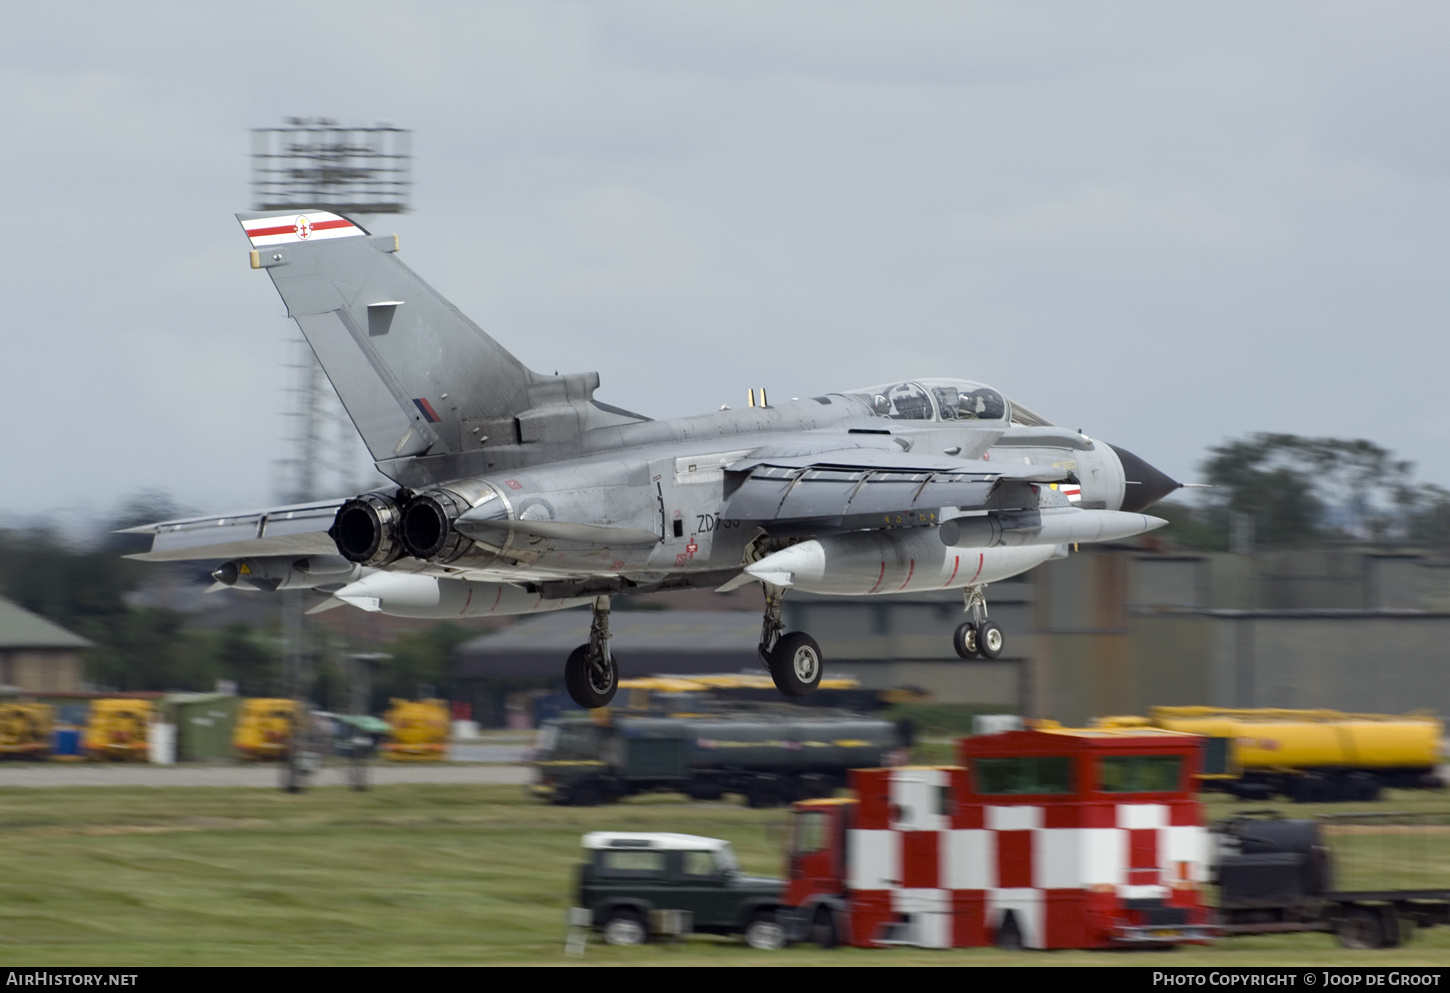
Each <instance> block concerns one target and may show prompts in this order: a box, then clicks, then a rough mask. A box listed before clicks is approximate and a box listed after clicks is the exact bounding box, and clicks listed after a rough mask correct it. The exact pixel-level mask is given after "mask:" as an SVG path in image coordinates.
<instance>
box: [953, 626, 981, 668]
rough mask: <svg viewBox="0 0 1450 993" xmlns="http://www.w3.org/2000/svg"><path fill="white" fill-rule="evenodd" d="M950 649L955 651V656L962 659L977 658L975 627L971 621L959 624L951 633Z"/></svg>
mask: <svg viewBox="0 0 1450 993" xmlns="http://www.w3.org/2000/svg"><path fill="white" fill-rule="evenodd" d="M952 647H953V648H955V649H956V651H957V655H958V656H959V657H961V658H964V659H974V658H976V657H977V654H978V652H977V625H975V624H973V623H972V622H971V621H967V622H966V623H965V624H960V625H958V626H957V629H956V630H955V631H953V632H952Z"/></svg>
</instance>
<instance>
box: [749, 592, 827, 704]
mask: <svg viewBox="0 0 1450 993" xmlns="http://www.w3.org/2000/svg"><path fill="white" fill-rule="evenodd" d="M761 585H762V586H764V587H765V620H764V622H763V623H762V624H761V627H760V661H761V662H762V663H763V664H764V665H765V668H766V671H767V672H769V673H770V678H771V679H772V680H774V681H775V688H776V689H778V690H780V691H781V692H782V693H784V694H785V695H786V696H805V695H806V694H808V693H810V692H811V691H813V690H814V689H815V688H816V687H817V686H819V685H820V684H821V646H820V645H818V644H816V639H814V638H812V637H811V636H810V635H808V634H806V633H805V632H804V631H791V632H790V633H789V634H782V632H783V631H784V630H785V621H783V620H782V619H781V607H782V605H783V603H784V601H785V588H784V587H781V586H773V585H771V584H770V583H762V584H761Z"/></svg>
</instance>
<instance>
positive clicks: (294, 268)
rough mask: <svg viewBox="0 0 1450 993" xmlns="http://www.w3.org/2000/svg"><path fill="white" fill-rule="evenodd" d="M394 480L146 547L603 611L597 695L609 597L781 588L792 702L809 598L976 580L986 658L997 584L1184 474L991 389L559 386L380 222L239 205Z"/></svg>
mask: <svg viewBox="0 0 1450 993" xmlns="http://www.w3.org/2000/svg"><path fill="white" fill-rule="evenodd" d="M237 217H238V219H239V220H240V221H241V222H242V227H243V228H244V229H245V230H246V233H247V237H248V238H249V239H250V240H251V243H252V252H251V263H252V268H254V269H264V270H266V271H267V274H268V275H269V276H271V278H272V282H273V284H274V285H275V286H276V288H277V292H278V293H280V294H281V295H282V300H283V302H284V303H286V305H287V313H288V315H289V316H290V317H292V318H293V319H294V320H296V322H297V325H298V327H300V328H301V329H302V333H303V334H304V335H305V336H306V337H307V341H308V342H309V343H310V344H311V346H312V350H313V352H315V353H316V355H317V358H318V361H319V362H320V363H321V364H322V367H323V369H324V370H325V371H326V373H327V376H328V378H329V379H330V380H331V382H332V385H333V387H334V388H335V389H336V390H337V394H338V396H339V397H340V398H341V399H342V403H343V405H344V406H345V407H346V409H347V412H348V414H349V416H351V418H352V420H353V423H354V424H355V425H356V426H357V429H358V431H359V432H360V433H361V435H362V437H363V440H364V441H365V442H366V444H367V446H368V449H369V450H370V451H371V453H372V455H373V458H374V459H375V460H376V462H377V466H378V469H379V470H380V471H381V472H382V473H383V475H385V476H386V477H388V478H389V479H391V480H393V482H394V485H390V486H387V487H384V488H382V489H377V490H374V491H372V492H368V493H362V494H359V495H357V496H354V497H352V498H350V499H337V500H325V501H320V502H316V503H308V504H299V505H294V506H287V507H277V508H274V509H270V510H263V511H253V512H248V513H241V514H226V515H219V516H218V515H213V516H210V517H204V518H195V519H190V520H175V521H165V522H162V523H159V524H153V525H147V526H145V527H141V528H136V529H133V530H134V531H135V532H137V533H147V534H151V535H154V540H153V542H152V548H151V551H149V552H146V553H144V554H142V555H139V556H137V557H138V558H142V559H148V560H152V561H163V562H165V561H180V560H211V561H220V562H221V563H222V564H221V565H220V566H219V567H218V568H217V569H216V571H215V572H214V573H213V576H214V577H215V578H216V580H217V582H218V583H220V584H223V585H226V586H236V587H242V588H251V589H266V590H279V589H296V588H304V589H313V590H317V591H319V592H324V593H327V594H330V596H329V598H328V599H327V600H325V601H323V602H322V603H320V604H319V605H318V606H317V607H315V608H313V609H314V610H325V609H328V608H330V607H335V606H341V605H343V604H350V605H352V606H354V607H360V608H362V609H363V610H370V611H381V612H383V613H385V614H395V615H399V616H403V617H436V618H454V617H482V616H488V615H494V614H525V613H534V612H538V611H546V610H558V609H562V608H565V607H573V606H581V605H587V606H589V607H590V609H591V610H592V611H593V623H592V625H591V627H590V631H589V637H588V640H587V641H586V642H585V643H584V644H582V645H580V646H579V648H577V649H576V650H575V651H574V652H573V653H572V654H571V655H570V656H569V658H568V659H567V661H565V662H564V674H565V682H566V684H567V686H568V689H569V692H570V694H571V695H572V696H573V698H574V699H575V700H576V701H577V702H578V703H580V704H581V705H583V706H585V707H599V706H603V705H605V704H607V703H608V702H609V700H610V699H611V697H612V696H613V695H614V691H615V687H616V685H617V683H618V667H617V665H616V663H615V660H614V657H613V655H612V654H611V651H610V644H609V605H610V599H611V597H614V596H620V595H623V596H629V595H631V594H639V593H648V592H653V591H658V590H677V589H688V588H695V587H709V588H718V589H721V590H729V589H734V588H736V587H739V586H742V585H745V584H747V583H759V584H760V585H761V587H762V590H763V592H764V601H765V610H764V622H763V625H762V628H761V636H760V657H761V659H762V661H763V663H764V664H765V666H766V668H767V669H768V670H769V672H770V674H771V676H772V677H773V679H774V681H775V684H776V686H777V687H779V689H780V690H781V692H783V693H785V694H787V695H790V696H801V695H804V694H807V693H809V692H810V691H811V690H813V689H814V688H815V687H816V685H817V683H818V682H819V681H820V678H821V664H822V658H821V650H820V647H819V646H818V645H817V643H816V641H815V640H814V639H813V638H812V637H811V636H810V635H809V634H808V633H806V632H801V631H792V632H787V631H785V630H784V624H783V623H782V620H781V603H782V598H783V597H784V596H785V594H786V592H787V591H788V590H791V589H799V590H806V591H810V592H814V593H830V594H843V595H848V596H875V595H887V594H892V593H902V592H918V591H922V590H942V589H960V590H962V592H963V599H964V610H965V612H966V615H967V617H966V620H965V621H964V623H962V624H961V626H960V627H959V628H957V630H956V632H955V634H954V647H955V649H956V651H957V654H958V655H960V656H962V657H963V658H972V657H974V656H977V655H982V656H986V657H989V658H995V657H996V656H997V655H998V654H1000V653H1001V651H1002V648H1003V634H1002V631H1001V629H1000V628H999V627H998V626H997V625H996V624H994V623H993V622H992V621H991V620H989V619H988V616H987V609H986V602H985V600H984V598H983V595H982V591H983V590H984V589H985V588H986V586H987V584H988V583H990V582H993V581H996V580H1001V579H1005V578H1006V577H1008V576H1013V575H1016V574H1018V573H1021V572H1025V571H1026V570H1028V569H1031V568H1032V567H1034V566H1036V565H1038V564H1040V563H1042V562H1045V561H1047V560H1048V559H1051V558H1054V557H1060V556H1062V555H1065V554H1066V553H1067V549H1068V546H1069V545H1071V544H1075V543H1078V542H1090V541H1110V540H1115V539H1122V538H1127V537H1130V536H1132V535H1137V534H1141V533H1143V532H1145V531H1150V530H1152V529H1153V528H1156V527H1159V526H1161V525H1162V524H1164V523H1165V522H1164V521H1163V520H1161V519H1159V518H1156V517H1150V516H1147V515H1145V514H1143V513H1142V511H1143V510H1144V509H1145V508H1147V507H1148V506H1149V505H1151V504H1152V503H1154V502H1155V501H1157V500H1159V499H1161V498H1162V497H1163V496H1165V495H1166V494H1167V493H1169V492H1171V491H1172V490H1173V489H1175V488H1176V487H1177V486H1178V485H1179V484H1178V483H1176V482H1174V481H1173V480H1172V479H1170V478H1168V477H1167V476H1166V475H1164V474H1163V473H1161V472H1159V471H1158V470H1156V469H1154V468H1153V467H1152V466H1150V465H1148V464H1147V463H1146V462H1144V461H1143V460H1141V459H1139V458H1137V457H1136V456H1134V455H1132V454H1130V453H1129V452H1126V451H1124V450H1122V449H1119V448H1114V447H1113V446H1112V445H1108V444H1104V443H1102V442H1099V441H1096V440H1094V439H1092V438H1089V437H1087V436H1086V435H1084V434H1082V433H1080V432H1078V431H1070V430H1064V429H1063V428H1060V427H1057V426H1055V425H1053V424H1051V423H1049V422H1048V421H1046V420H1044V419H1043V418H1041V417H1039V416H1038V415H1036V414H1034V413H1032V412H1031V411H1030V410H1028V409H1027V408H1025V407H1023V406H1021V405H1020V404H1017V403H1015V402H1013V401H1011V400H1009V399H1007V398H1006V397H1004V396H1003V395H1002V394H1001V393H999V392H997V391H996V390H994V389H992V388H991V387H988V386H984V385H982V384H980V383H973V382H967V381H965V380H959V379H918V380H912V381H908V382H896V383H885V384H882V385H879V386H867V387H863V388H861V389H851V390H844V391H842V392H840V393H828V394H826V395H824V396H817V397H810V398H808V399H804V400H791V401H790V402H789V403H779V404H771V403H767V402H766V396H765V393H764V391H763V390H762V391H761V393H760V395H759V398H758V399H757V398H756V397H755V395H754V393H753V392H752V393H751V394H750V405H749V406H746V407H742V408H740V409H736V410H730V409H721V410H719V411H715V412H712V413H707V414H702V415H699V416H696V417H683V418H675V419H670V420H651V419H650V418H648V417H645V416H643V415H641V414H635V413H631V412H630V411H627V410H621V409H620V408H618V407H612V406H609V405H608V404H604V403H600V402H599V401H597V400H595V399H594V391H595V389H596V388H597V387H598V386H599V376H598V374H596V373H578V374H573V375H563V376H560V375H553V376H547V375H541V374H539V373H537V372H534V371H532V370H530V369H528V368H526V367H525V366H524V365H523V364H522V363H520V362H519V360H518V359H516V358H514V356H512V355H510V354H509V353H508V352H507V351H506V350H505V349H504V348H503V347H502V346H500V345H499V344H498V342H496V341H494V339H493V338H491V337H489V335H487V334H486V333H484V331H483V330H482V329H480V328H479V327H478V326H477V325H476V324H474V323H473V322H472V321H470V320H469V319H468V318H466V317H464V316H463V315H462V314H461V313H459V312H458V311H457V310H456V309H455V308H454V307H453V306H452V305H451V304H449V302H448V301H447V300H445V299H444V298H443V297H442V296H440V295H439V294H438V293H437V291H435V290H434V289H433V288H432V287H430V286H429V285H428V284H427V283H424V282H423V281H422V280H421V279H419V278H418V277H417V276H416V275H414V274H413V272H412V271H411V270H410V269H409V268H408V267H407V266H406V265H404V264H403V263H402V262H401V261H400V260H399V259H398V256H397V254H396V253H397V250H398V242H397V238H396V236H387V237H377V236H372V235H370V234H369V233H368V232H367V231H365V230H363V228H362V227H360V226H359V225H357V224H355V223H353V222H352V221H350V220H348V219H347V218H345V217H341V216H338V215H336V214H331V213H327V212H324V211H307V212H304V213H301V214H298V213H275V212H274V213H250V214H238V215H237Z"/></svg>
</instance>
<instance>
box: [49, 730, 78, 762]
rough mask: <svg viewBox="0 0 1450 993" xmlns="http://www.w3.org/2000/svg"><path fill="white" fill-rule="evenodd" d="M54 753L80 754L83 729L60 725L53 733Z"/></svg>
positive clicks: (52, 751)
mask: <svg viewBox="0 0 1450 993" xmlns="http://www.w3.org/2000/svg"><path fill="white" fill-rule="evenodd" d="M51 739H52V741H51V750H50V753H51V754H52V755H77V756H78V755H80V753H81V729H80V728H68V727H58V728H56V729H55V731H54V732H53V733H52V735H51Z"/></svg>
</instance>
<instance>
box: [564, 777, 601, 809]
mask: <svg viewBox="0 0 1450 993" xmlns="http://www.w3.org/2000/svg"><path fill="white" fill-rule="evenodd" d="M601 799H603V791H601V790H600V789H599V784H598V783H596V782H593V781H592V780H588V779H586V780H584V781H583V782H582V783H575V784H574V785H573V786H572V787H570V789H569V806H571V807H597V806H599V801H600V800H601Z"/></svg>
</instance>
